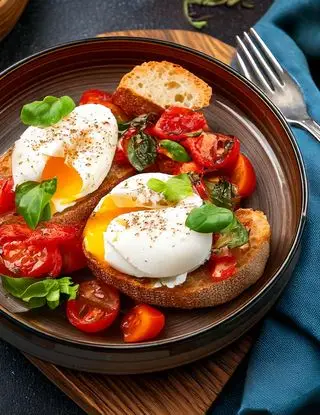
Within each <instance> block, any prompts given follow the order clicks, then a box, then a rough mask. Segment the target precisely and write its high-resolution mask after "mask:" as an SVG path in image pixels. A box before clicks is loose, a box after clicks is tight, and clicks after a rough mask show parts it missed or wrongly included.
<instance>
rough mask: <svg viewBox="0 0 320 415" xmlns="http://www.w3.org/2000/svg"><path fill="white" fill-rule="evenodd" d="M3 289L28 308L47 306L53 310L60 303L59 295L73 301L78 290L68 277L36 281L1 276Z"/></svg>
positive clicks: (77, 286) (76, 285)
mask: <svg viewBox="0 0 320 415" xmlns="http://www.w3.org/2000/svg"><path fill="white" fill-rule="evenodd" d="M1 280H2V285H3V287H4V289H5V290H6V291H7V292H8V293H9V294H11V295H12V296H14V297H16V298H19V299H20V300H22V301H23V302H25V303H27V306H28V307H29V308H39V307H42V306H44V305H46V304H47V305H48V307H49V308H51V309H52V310H54V309H55V308H57V307H58V306H59V304H60V301H61V294H64V295H66V296H67V297H68V299H70V300H72V299H75V298H76V296H77V292H78V289H79V285H78V284H74V283H73V281H72V279H71V278H70V277H63V278H59V279H50V278H47V279H43V280H40V281H38V280H37V281H36V282H35V280H34V279H32V278H12V277H7V276H5V275H2V276H1Z"/></svg>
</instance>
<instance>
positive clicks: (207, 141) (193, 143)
mask: <svg viewBox="0 0 320 415" xmlns="http://www.w3.org/2000/svg"><path fill="white" fill-rule="evenodd" d="M216 137H217V136H216V134H213V133H203V134H201V136H200V137H189V138H187V139H185V140H184V141H183V142H182V143H181V144H182V145H183V146H184V147H186V148H187V149H188V150H189V153H190V155H191V157H192V160H193V161H194V162H195V163H197V164H198V165H199V166H202V167H203V168H206V169H213V168H214V165H215V161H216V150H217V138H216Z"/></svg>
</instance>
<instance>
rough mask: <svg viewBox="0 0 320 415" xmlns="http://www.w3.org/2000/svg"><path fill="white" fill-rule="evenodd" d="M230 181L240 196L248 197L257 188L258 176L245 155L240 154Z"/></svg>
mask: <svg viewBox="0 0 320 415" xmlns="http://www.w3.org/2000/svg"><path fill="white" fill-rule="evenodd" d="M230 181H231V183H233V184H234V185H235V186H236V187H237V192H238V194H239V196H241V197H248V196H250V195H251V194H252V193H253V191H254V189H255V187H256V174H255V171H254V168H253V166H252V164H251V162H250V160H249V159H248V158H247V157H246V156H245V155H243V154H240V156H239V158H238V161H237V164H236V166H235V168H234V170H233V172H232V174H231V177H230Z"/></svg>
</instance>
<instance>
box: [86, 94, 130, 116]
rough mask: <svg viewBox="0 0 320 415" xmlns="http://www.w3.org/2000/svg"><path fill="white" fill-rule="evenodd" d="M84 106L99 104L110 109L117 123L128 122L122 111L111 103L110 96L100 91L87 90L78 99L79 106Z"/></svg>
mask: <svg viewBox="0 0 320 415" xmlns="http://www.w3.org/2000/svg"><path fill="white" fill-rule="evenodd" d="M84 104H100V105H104V106H105V107H108V108H110V110H111V112H112V113H113V115H114V116H115V117H116V118H117V120H118V121H121V122H123V121H128V117H127V116H126V114H125V113H124V112H123V111H122V109H121V108H120V107H119V106H118V105H116V104H114V103H113V102H112V94H110V93H109V92H105V91H101V90H100V89H88V90H87V91H85V92H84V93H83V94H82V95H81V98H80V105H84Z"/></svg>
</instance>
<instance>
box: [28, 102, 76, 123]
mask: <svg viewBox="0 0 320 415" xmlns="http://www.w3.org/2000/svg"><path fill="white" fill-rule="evenodd" d="M75 106H76V105H75V103H74V101H73V99H72V98H70V97H68V96H63V97H61V98H57V97H53V96H47V97H45V98H44V99H43V100H42V101H34V102H31V103H30V104H26V105H24V106H23V107H22V110H21V114H20V118H21V121H22V122H23V123H24V124H26V125H32V126H34V127H41V128H43V127H49V126H50V125H53V124H56V123H57V122H59V121H60V120H61V119H62V118H63V117H65V116H66V115H68V114H70V112H71V111H73V109H74V108H75Z"/></svg>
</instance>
